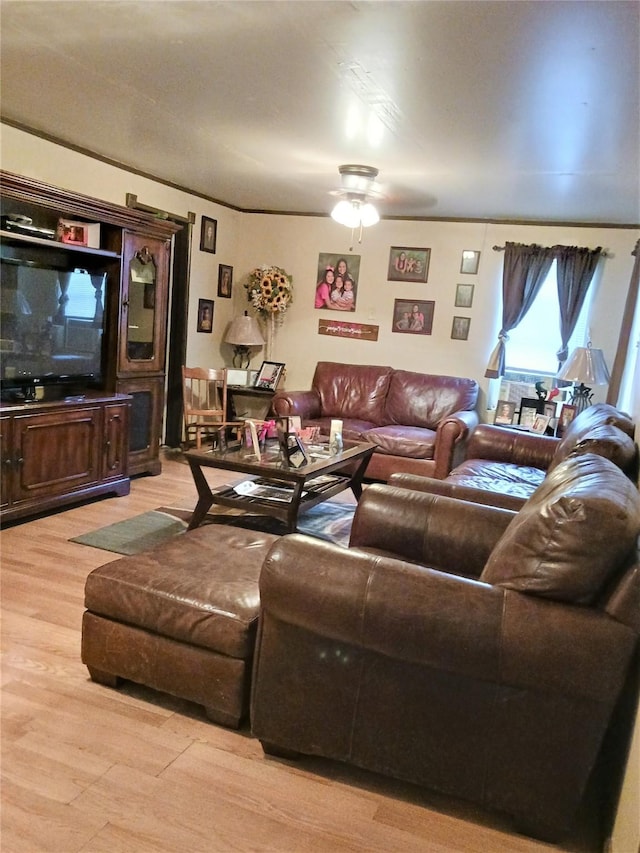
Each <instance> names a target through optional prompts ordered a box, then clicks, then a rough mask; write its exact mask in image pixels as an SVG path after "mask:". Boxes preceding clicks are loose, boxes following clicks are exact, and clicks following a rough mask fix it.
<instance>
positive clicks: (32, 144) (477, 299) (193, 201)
mask: <svg viewBox="0 0 640 853" xmlns="http://www.w3.org/2000/svg"><path fill="white" fill-rule="evenodd" d="M1 153H2V166H3V168H4V169H7V170H9V171H12V172H17V173H19V174H23V175H28V176H30V177H34V178H38V179H40V180H43V181H46V182H48V183H51V184H54V185H56V186H60V187H64V188H67V189H71V190H75V191H77V192H82V193H85V194H87V195H90V196H96V197H98V198H103V199H105V200H108V201H111V202H114V203H117V204H124V201H125V196H126V193H127V192H132V193H135V194H136V195H137V196H138V199H139V201H141V202H143V203H144V204H147V205H151V206H154V207H158V208H160V209H163V210H168V211H171V212H173V213H177V214H180V215H182V216H186V214H187V213H188V211H193V212H194V213H195V214H196V222H195V225H194V228H193V237H192V257H191V272H190V283H189V305H190V308H189V314H190V316H189V336H188V341H187V360H188V362H189V363H190V364H201V365H207V366H213V365H217V364H220V363H225V364H230V363H231V355H232V352H231V348H230V347H229V346H228V345H227V344H224V343H223V337H224V332H225V330H226V328H227V326H228V323H229V322H230V320H231V319H232V317H233V316H234V315H235V314H236V313H240V312H242V311H243V310H245V309H249V304H248V302H247V296H246V291H245V289H244V288H243V286H242V283H243V282H244V281H246V277H247V275H248V273H249V272H250V270H251V269H253V268H254V267H255V266H259V265H261V264H276V265H279V266H282V267H284V268H285V269H286V270H287V272H288V273H289V274H291V275H292V276H293V282H294V302H293V305H292V306H291V308H290V310H289V311H288V312H287V314H286V315H285V317H284V322H283V324H282V327H281V328H280V330H279V331H278V334H277V337H276V343H275V347H274V351H273V358H274V360H277V361H283V362H285V363H286V365H287V377H286V386H287V387H288V388H290V389H293V388H305V387H308V385H309V383H310V381H311V377H312V374H313V369H314V367H315V364H316V362H317V361H318V360H319V359H326V360H335V361H342V362H356V363H367V362H368V363H374V364H391V365H393V366H395V367H400V368H404V369H415V370H421V371H426V372H432V373H445V374H452V375H459V376H469V377H473V378H475V379H477V380H478V382H479V383H480V385H481V388H482V397H481V403H480V410H481V412H483V411H484V409H485V408H486V405H487V402H492V401H494V400H495V397H496V395H497V391H498V387H497V386H498V383H497V382H495V381H491V382H490V381H489V380H486V379H485V378H484V368H485V365H486V362H487V359H488V357H489V354H490V353H491V350H492V349H493V347H494V345H495V343H496V337H497V332H498V329H499V325H500V312H501V277H502V259H503V254H502V253H501V252H498V251H494V249H493V246H496V245H497V246H504V244H505V242H506V241H507V240H510V241H516V242H525V243H530V242H535V243H541V244H544V245H553V244H556V243H562V244H568V245H581V246H590V247H595V246H603V247H604V248H606V249H607V251H608V253H609V257H607V258H606V259H605V260H604V262H603V263H602V264H601V267H600V271H599V275H598V277H597V279H596V281H595V282H594V285H593V286H594V287H595V297H594V305H593V311H592V320H591V323H590V329H591V336H592V339H593V342H594V345H595V346H599V347H601V348H602V349H603V350H604V354H605V358H606V360H607V362H608V364H609V365H611V364H612V362H613V357H614V354H615V348H616V345H617V338H618V332H619V327H620V320H621V316H622V311H623V306H624V300H625V297H626V291H627V287H628V284H629V279H630V276H631V270H632V266H633V263H632V262H633V258H632V256H631V251H632V249H633V247H634V245H635V242H636V240H637V239H638V236H639V235H640V229H633V228H617V227H615V228H614V227H612V228H603V227H599V228H598V227H592V226H584V227H578V226H564V225H519V224H502V223H493V222H458V221H455V222H453V221H437V220H435V221H429V220H425V221H405V220H393V221H387V220H383V221H381V222H380V223H379V224H378V225H376V226H374V227H373V228H370V229H367V230H365V231H364V233H363V236H362V243H360V244H359V243H358V242H357V239H356V242H355V243H354V245H353V250H352V251H350V246H351V232H350V231H349V229H347V228H344V227H343V226H340V225H337V224H336V223H335V222H333V220H331V219H330V218H329V217H310V216H281V215H266V214H243V213H240V212H238V211H234V210H231V209H229V208H227V207H224V206H223V205H220V204H216V203H214V202H211V201H208V200H205V199H202V198H200V197H198V196H194V195H191V194H189V193H187V192H184V191H182V190H179V189H175V188H173V187H169V186H166V185H164V184H161V183H158V182H157V181H153V180H150V179H149V178H146V177H143V176H140V175H136V174H133V173H130V172H127V171H126V170H124V169H120V168H118V167H116V166H115V165H112V164H108V163H105V162H102V161H100V160H96V159H93V158H91V157H87V156H85V155H83V154H80V153H78V152H76V151H73V150H70V149H67V148H64V147H62V146H59V145H55V144H53V143H51V142H48V141H46V140H43V139H40V138H38V137H36V136H34V135H32V134H28V133H25V132H23V131H20V130H17V129H16V128H13V127H10V126H7V125H3V126H2V142H1ZM329 202H330V199H328V198H327V199H319V200H318V206H319V207H321V206H323V205H326V207H327V208H328V207H329ZM203 215H205V216H207V217H210V218H212V219H215V220H216V221H217V246H216V254H210V253H207V252H202V251H200V249H199V245H200V223H201V217H202V216H203ZM356 238H357V235H356ZM392 246H398V247H417V248H425V249H430V258H429V271H428V277H427V282H426V283H406V282H396V281H387V269H388V262H389V251H390V248H391V247H392ZM466 249H473V250H476V251H479V252H480V263H479V267H478V272H477V274H475V275H464V274H461V273H460V263H461V256H462V252H463V250H466ZM320 253H330V254H335V255H343V254H352V255H359V256H360V275H359V278H358V282H357V298H356V310H355V311H354V312H339V311H329V310H316V309H315V308H314V295H315V287H316V283H317V266H318V256H319V254H320ZM220 263H223V264H229V265H231V266H232V267H233V295H232V298H231V299H224V298H218V297H217V283H218V265H219V264H220ZM460 283H468V284H474V285H475V290H474V298H473V304H472V306H471V308H468V309H463V308H456V307H455V305H454V301H455V293H456V285H457V284H460ZM201 298H207V299H213V300H214V302H215V310H214V323H213V333H212V334H206V333H198V332H197V331H196V318H197V307H198V299H201ZM396 299H407V300H409V301H410V300H415V299H419V300H432V301H433V302H434V303H435V307H434V317H433V329H432V333H431V334H430V335H413V334H402V333H400V332H394V331H392V318H393V307H394V300H396ZM454 315H459V316H466V317H469V318H470V320H471V322H470V327H469V336H468V339H467V340H453V339H452V338H451V327H452V320H453V317H454ZM320 319H327V320H332V321H343V322H354V323H359V324H366V325H372V326H377V327H378V339H377V341H369V340H353V339H351V338H344V337H334V336H327V335H320V334H319V333H318V321H319V320H320ZM263 356H264V353H263V352H262V351H261V352H257V353H256V354H255V355H254V356H253V359H252V367H259V366H260V363H261V360H262V358H263ZM605 393H606V389H604V388H599V389H596V393H595V397H596V399H603V398H604V395H605Z"/></svg>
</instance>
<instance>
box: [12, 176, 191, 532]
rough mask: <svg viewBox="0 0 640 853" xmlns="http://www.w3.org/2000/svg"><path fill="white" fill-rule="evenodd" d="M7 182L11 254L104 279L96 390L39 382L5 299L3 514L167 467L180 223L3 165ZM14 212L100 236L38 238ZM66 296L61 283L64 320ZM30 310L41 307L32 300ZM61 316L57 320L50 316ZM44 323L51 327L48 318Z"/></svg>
mask: <svg viewBox="0 0 640 853" xmlns="http://www.w3.org/2000/svg"><path fill="white" fill-rule="evenodd" d="M0 181H1V186H0V203H1V205H2V209H1V213H2V229H1V230H0V240H1V251H2V259H3V261H5V262H7V263H8V264H12V263H20V264H23V265H25V266H33V267H38V266H44V265H45V262H46V263H48V264H52V263H53V264H54V265H55V266H56V267H59V268H61V269H68V270H72V269H74V268H81V269H82V270H83V271H87V272H88V273H90V274H94V275H97V276H98V277H104V280H105V282H106V284H105V288H104V290H105V292H104V294H103V299H104V305H103V317H102V320H101V323H102V330H103V332H102V341H103V342H102V363H101V368H102V376H101V379H100V382H99V384H98V385H97V386H95V387H92V385H91V384H87V385H86V387H82V385H81V384H80V385H77V384H76V385H74V386H72V387H70V386H68V385H63V384H62V383H61V384H59V385H56V384H55V382H53V384H45V385H42V386H38V385H37V384H35V386H34V387H31V386H30V382H29V377H28V365H29V363H30V358H29V357H27V354H26V345H25V342H24V341H22V340H14V339H12V338H11V335H10V332H11V329H10V325H11V324H10V323H8V322H7V323H5V322H4V321H5V320H6V319H7V317H6V315H5V313H4V312H5V309H4V308H3V306H2V305H1V304H0V312H2V319H3V328H2V329H0V339H1V352H0V358H2V359H6V360H7V363H8V362H11V364H12V365H13V367H12V374H11V375H12V376H13V375H14V374H16V375H17V377H18V378H17V379H16V389H15V390H14V391H10V392H5V391H4V390H3V400H2V402H1V403H0V427H1V435H0V440H1V451H0V452H1V457H0V459H1V462H2V464H1V466H0V478H1V481H0V488H1V490H2V491H1V494H2V497H1V499H0V518H1V519H2V521H3V522H4V521H13V520H16V519H19V518H21V517H24V516H27V515H32V514H34V513H36V512H41V511H45V510H50V509H54V508H56V507H57V506H62V505H65V504H69V503H71V502H73V501H76V500H80V499H84V498H87V497H94V496H97V495H101V494H106V493H108V492H112V493H115V494H126V493H127V492H128V491H129V477H130V476H131V475H133V474H139V473H151V474H157V473H159V472H160V470H161V463H160V440H161V434H162V418H163V412H164V387H165V354H166V331H167V298H168V278H169V267H170V264H169V261H170V254H171V238H172V236H173V234H174V233H175V232H176V231H177V230H178V229H179V228H180V226H179V225H176V224H175V223H173V222H169V221H166V220H162V219H158V218H156V217H154V216H153V215H151V214H149V213H146V212H144V211H140V210H134V209H130V208H127V207H120V206H117V205H113V204H110V203H107V202H104V201H101V200H99V199H94V198H90V197H89V196H84V195H81V194H78V193H73V192H69V191H66V190H62V189H59V188H56V187H52V186H49V185H47V184H44V183H42V182H40V181H36V180H33V179H30V178H25V177H21V176H19V175H14V174H12V173H9V172H5V171H0ZM8 216H11V217H26V218H28V220H29V221H30V222H32V223H33V225H34V226H37V227H38V228H41V229H43V233H44V232H45V231H46V232H48V234H49V235H50V233H51V231H54V232H55V231H56V229H57V228H58V223H59V221H60V220H61V219H64V220H72V221H74V222H80V223H88V224H91V225H98V226H99V229H97V230H99V244H98V245H92V246H91V247H89V246H86V245H76V244H72V243H67V242H61V241H60V240H59V239H58V235H56V237H54V238H53V239H51V238H50V236H46V237H44V236H40V235H39V234H38V232H37V231H32V232H29V230H28V229H25V230H21V229H20V227H19V226H18V227H14V225H15V222H14V221H11V222H8V219H7V217H8ZM20 221H24V222H26V221H27V219H24V220H20ZM64 296H65V293H64V289H62V295H61V297H60V299H59V302H60V305H61V308H60V312H61V313H62V316H63V321H64V320H65V318H64V310H65V309H64V304H63V303H64ZM96 300H98V296H96ZM36 310H37V306H36V309H34V310H33V313H34V314H35V313H36ZM24 311H25V313H32V309H31V306H28V308H27V309H24ZM60 312H59V313H60ZM96 316H97V311H96ZM47 319H48V320H50V319H51V318H47ZM60 323H61V320H60V318H59V317H56V318H54V320H53V325H58V326H60ZM46 325H47V327H48V328H52V323H51V322H48V323H47V324H46ZM5 326H7V327H9V330H8V333H6V332H5V330H4V327H5ZM54 331H55V332H56V333H58V332H59V329H54ZM46 336H47V330H46V329H45V330H44V331H43V333H42V339H39V340H38V342H36V344H35V345H34V344H33V343H31V349H33V348H34V346H35V348H36V350H37V347H38V346H43V345H44V346H45V347H49V348H51V347H52V343H51V341H50V340H47V339H46ZM16 337H17V336H16ZM51 337H53V332H51ZM58 337H59V334H58V335H57V337H56V341H57V339H58ZM42 340H44V341H45V342H44V344H43V343H42ZM23 352H24V353H25V355H24V357H21V353H23ZM32 358H33V359H35V356H33V357H32ZM21 364H23V365H26V366H27V367H26V368H25V369H24V370H23V369H21V368H20V365H21ZM16 365H18V367H16ZM23 375H24V390H23V389H22V388H21V387H20V381H21V379H22V377H23ZM2 376H3V377H5V376H6V371H5V370H4V369H3V371H2Z"/></svg>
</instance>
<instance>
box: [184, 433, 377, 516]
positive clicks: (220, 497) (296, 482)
mask: <svg viewBox="0 0 640 853" xmlns="http://www.w3.org/2000/svg"><path fill="white" fill-rule="evenodd" d="M315 447H316V453H314V446H312V447H310V453H311V458H310V461H309V462H308V463H307V464H306V465H302V466H301V467H300V468H294V467H292V466H288V465H287V464H286V463H285V462H284V461H283V458H282V456H281V454H280V449H279V447H278V445H277V443H275V444H274V445H273V446H270V445H269V444H267V448H266V450H264V451H263V452H262V453H261V455H260V461H258V460H257V458H256V456H255V455H254V454H253V453H252V452H251V451H248V450H246V449H245V448H239V449H233V450H229V449H227V450H225V451H222V450H187V451H186V452H185V454H184V456H185V459H186V460H187V462H188V463H189V466H190V468H191V473H192V475H193V479H194V482H195V484H196V489H197V490H198V503H197V504H196V507H195V509H194V511H193V515H192V516H191V521H190V522H189V527H188V530H193V528H195V527H198V525H199V524H201V523H202V522H203V521H204V519H205V517H206V515H207V513H208V511H209V509H210V508H211V506H212V505H213V504H218V505H221V506H225V507H233V508H235V509H240V510H243V511H245V512H247V513H253V514H256V513H257V514H259V515H270V516H273V517H274V518H277V519H280V521H283V522H284V523H285V524H286V526H287V530H288V531H289V532H290V533H293V532H294V531H295V530H296V526H297V522H298V514H299V513H301V512H304V511H305V510H307V509H310V508H311V507H312V506H315V505H316V504H319V503H321V502H322V501H326V500H328V499H329V498H331V497H333V496H334V495H337V494H338V493H339V492H342V491H344V490H345V489H351V491H352V492H353V494H354V496H355V498H356V500H359V498H360V495H361V494H362V478H363V476H364V472H365V469H366V467H367V464H368V462H369V459H370V458H371V454H372V453H373V451H374V446H373V445H372V444H369V443H364V442H363V443H356V442H345V446H344V448H343V450H342V452H341V453H337V454H335V455H331V454H330V453H329V450H328V445H320V446H315ZM205 468H218V469H222V470H226V471H233V472H235V473H236V474H246V475H247V478H246V479H245V480H242V481H240V482H238V483H235V484H233V485H228V486H223V487H222V488H220V489H218V490H215V491H214V490H212V489H211V487H210V485H209V483H208V482H207V479H206V476H205V473H204V469H205Z"/></svg>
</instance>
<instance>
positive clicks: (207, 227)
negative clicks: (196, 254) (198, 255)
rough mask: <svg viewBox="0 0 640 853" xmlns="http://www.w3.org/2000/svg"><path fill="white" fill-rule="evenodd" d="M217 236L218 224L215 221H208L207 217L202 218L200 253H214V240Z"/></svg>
mask: <svg viewBox="0 0 640 853" xmlns="http://www.w3.org/2000/svg"><path fill="white" fill-rule="evenodd" d="M217 236H218V222H217V220H216V219H209V217H208V216H203V217H202V224H201V226H200V251H201V252H211V254H212V255H215V253H216V239H217Z"/></svg>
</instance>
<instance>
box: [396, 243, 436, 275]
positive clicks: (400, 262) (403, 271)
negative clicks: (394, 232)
mask: <svg viewBox="0 0 640 853" xmlns="http://www.w3.org/2000/svg"><path fill="white" fill-rule="evenodd" d="M430 257H431V249H410V248H405V247H402V246H392V247H391V249H390V250H389V267H388V269H387V281H416V282H421V283H422V284H426V281H427V277H428V275H429V259H430Z"/></svg>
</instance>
